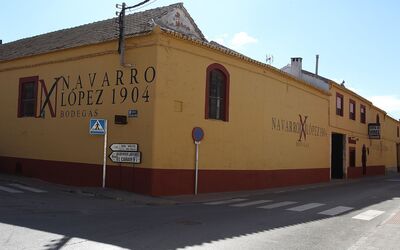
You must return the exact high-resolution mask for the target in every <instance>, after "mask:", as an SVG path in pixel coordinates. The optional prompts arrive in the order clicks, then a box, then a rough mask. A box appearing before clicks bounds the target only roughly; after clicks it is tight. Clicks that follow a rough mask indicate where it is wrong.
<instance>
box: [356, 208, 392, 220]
mask: <svg viewBox="0 0 400 250" xmlns="http://www.w3.org/2000/svg"><path fill="white" fill-rule="evenodd" d="M383 213H385V212H384V211H379V210H368V211H365V212H363V213H361V214H358V215H356V216H354V217H353V219H357V220H372V219H373V218H376V217H378V216H379V215H381V214H383Z"/></svg>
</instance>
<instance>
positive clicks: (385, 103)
mask: <svg viewBox="0 0 400 250" xmlns="http://www.w3.org/2000/svg"><path fill="white" fill-rule="evenodd" d="M367 99H369V100H370V101H372V103H373V104H374V105H375V106H377V107H378V108H380V109H383V110H385V111H386V112H388V113H389V114H390V115H392V116H393V115H395V116H397V117H398V116H399V115H400V97H399V96H396V95H379V96H371V97H368V98H367Z"/></svg>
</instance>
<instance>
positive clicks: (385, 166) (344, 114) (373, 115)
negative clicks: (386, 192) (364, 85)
mask: <svg viewBox="0 0 400 250" xmlns="http://www.w3.org/2000/svg"><path fill="white" fill-rule="evenodd" d="M317 60H318V56H317ZM316 69H318V65H317V67H316ZM282 70H283V71H285V72H287V73H289V74H291V75H294V76H296V77H298V78H300V79H302V80H304V81H306V82H308V83H309V84H311V85H313V86H316V87H318V88H321V89H329V92H330V101H329V128H330V131H331V143H330V145H331V178H339V179H341V178H346V177H347V178H359V177H361V176H363V175H365V176H371V175H383V174H385V171H397V169H398V166H399V163H398V159H399V157H398V156H397V155H398V153H399V149H398V148H399V143H400V135H399V125H400V124H399V122H398V121H397V120H395V119H393V118H392V117H390V116H389V115H387V113H386V112H385V111H383V110H381V109H379V108H377V107H375V106H374V105H373V104H372V102H370V101H368V100H366V99H365V98H363V97H361V96H359V95H358V94H356V93H354V92H353V91H351V90H349V89H347V88H346V87H345V85H344V82H343V83H342V84H338V83H336V82H334V81H332V80H329V79H327V78H324V77H321V76H320V75H318V72H316V73H315V74H314V73H311V72H309V71H305V70H303V69H302V59H301V58H292V61H291V64H290V65H288V66H285V67H284V68H282Z"/></svg>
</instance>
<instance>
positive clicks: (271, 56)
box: [265, 54, 274, 65]
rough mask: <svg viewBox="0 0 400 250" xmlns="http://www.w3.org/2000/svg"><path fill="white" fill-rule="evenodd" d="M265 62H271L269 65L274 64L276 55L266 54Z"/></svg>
mask: <svg viewBox="0 0 400 250" xmlns="http://www.w3.org/2000/svg"><path fill="white" fill-rule="evenodd" d="M265 62H266V63H267V64H269V65H272V64H273V63H274V55H272V54H271V55H269V54H267V55H266V56H265Z"/></svg>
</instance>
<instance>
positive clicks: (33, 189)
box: [8, 183, 47, 193]
mask: <svg viewBox="0 0 400 250" xmlns="http://www.w3.org/2000/svg"><path fill="white" fill-rule="evenodd" d="M8 185H9V186H13V187H16V188H19V189H22V190H26V191H31V192H34V193H47V191H44V190H41V189H38V188H33V187H27V186H24V185H21V184H17V183H12V184H8Z"/></svg>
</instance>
